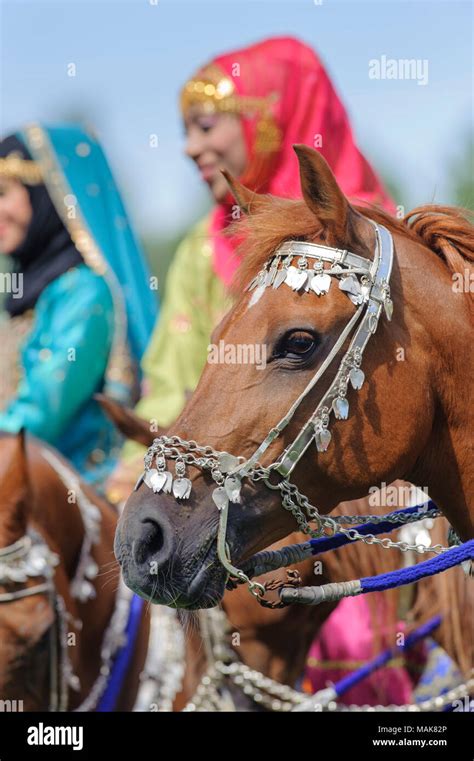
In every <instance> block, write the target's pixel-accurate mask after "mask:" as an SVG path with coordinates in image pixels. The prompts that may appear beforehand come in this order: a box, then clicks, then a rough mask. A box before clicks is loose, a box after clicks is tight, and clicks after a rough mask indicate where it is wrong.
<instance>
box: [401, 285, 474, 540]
mask: <svg viewBox="0 0 474 761" xmlns="http://www.w3.org/2000/svg"><path fill="white" fill-rule="evenodd" d="M458 298H460V297H459V296H458ZM462 338H463V340H460V339H462ZM466 343H468V337H467V334H466V333H464V334H463V332H461V331H460V334H459V336H457V337H456V340H455V341H453V342H452V341H451V340H447V341H446V346H445V347H444V357H441V361H442V362H443V363H444V368H443V373H442V374H441V373H439V374H438V375H437V376H436V377H435V384H436V388H435V393H436V407H435V413H434V420H433V426H432V433H431V437H430V440H429V442H428V445H427V447H426V449H425V451H424V452H423V453H422V455H421V456H420V458H419V459H418V462H417V463H416V466H415V468H414V470H413V472H412V473H411V474H409V475H408V476H407V480H409V481H411V482H412V483H416V484H417V485H419V486H422V487H428V493H429V495H430V497H431V498H432V499H433V500H434V502H436V504H437V505H438V506H439V507H440V509H441V510H442V511H443V513H444V514H445V515H446V517H447V519H448V520H449V522H450V523H451V525H452V526H453V527H454V529H455V530H456V532H457V533H458V534H459V536H460V537H461V539H463V540H467V539H472V538H474V458H473V456H472V454H473V453H472V443H471V442H472V431H473V430H474V407H473V404H472V382H471V379H472V377H473V374H474V358H473V353H472V351H471V350H470V348H469V346H466Z"/></svg>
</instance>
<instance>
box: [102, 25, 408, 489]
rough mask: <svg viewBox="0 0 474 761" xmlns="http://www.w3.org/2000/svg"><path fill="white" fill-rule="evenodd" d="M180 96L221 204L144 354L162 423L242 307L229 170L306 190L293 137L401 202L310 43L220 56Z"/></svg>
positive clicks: (256, 184) (132, 456) (193, 153)
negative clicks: (216, 335) (228, 316)
mask: <svg viewBox="0 0 474 761" xmlns="http://www.w3.org/2000/svg"><path fill="white" fill-rule="evenodd" d="M180 102H181V111H182V116H183V121H184V126H185V130H186V149H185V150H186V155H187V156H189V158H190V159H191V160H192V161H193V162H194V163H195V164H196V167H197V169H198V171H199V173H200V175H201V177H202V179H203V180H204V182H205V183H206V184H207V186H208V188H209V190H210V192H211V195H212V196H213V198H214V201H215V206H214V208H213V209H212V211H211V212H210V214H208V215H207V216H206V217H205V218H204V219H202V220H201V221H200V222H199V223H198V224H197V225H196V226H195V227H194V228H193V229H192V230H191V231H190V232H189V234H188V235H187V236H186V238H185V239H184V240H183V241H182V243H181V244H180V246H179V247H178V250H177V252H176V255H175V257H174V260H173V263H172V265H171V267H170V270H169V274H168V279H167V283H166V294H165V299H164V303H163V306H162V309H161V313H160V319H159V322H158V324H157V325H156V328H155V332H154V335H153V338H152V340H151V343H150V345H149V348H148V351H147V353H146V355H145V359H144V361H143V363H142V364H143V370H144V374H145V377H146V387H145V395H144V398H142V400H141V401H140V403H139V404H138V406H137V408H136V412H137V413H138V414H139V415H140V416H141V417H143V418H145V419H147V420H150V421H152V422H154V423H155V424H156V425H159V426H168V425H169V424H170V423H172V422H173V421H174V420H175V419H176V418H177V417H178V415H179V413H180V412H181V409H182V407H183V406H184V403H185V400H186V396H187V394H188V393H190V392H192V391H193V390H194V388H195V386H196V385H197V382H198V380H199V376H200V375H201V372H202V369H203V367H204V365H205V362H206V359H207V347H208V344H209V337H210V335H211V332H212V330H213V328H214V326H215V325H216V324H217V322H218V321H219V320H220V318H221V317H222V315H223V314H224V313H225V312H226V311H227V308H228V307H229V306H230V294H229V286H230V284H231V281H232V277H233V274H234V272H235V270H236V268H237V267H238V264H239V261H238V257H237V255H236V253H235V251H236V247H237V241H236V240H235V239H234V238H232V237H229V236H228V235H225V234H224V233H225V231H226V228H227V226H228V225H229V224H230V223H231V222H233V221H234V220H235V218H236V213H238V209H236V206H235V200H234V199H233V198H232V196H231V195H230V193H229V188H228V186H227V182H226V180H225V178H224V177H223V175H222V173H221V171H220V170H221V169H223V168H225V169H227V170H228V171H229V172H231V174H233V175H234V176H235V177H238V178H239V179H240V180H241V181H242V182H243V183H244V184H246V185H247V186H248V187H250V188H251V189H253V190H255V191H258V192H261V193H272V194H274V195H277V196H286V197H293V198H297V197H299V196H300V181H299V168H298V162H297V160H296V158H295V155H294V151H293V150H292V146H293V144H295V143H306V144H307V145H310V146H312V147H315V148H317V149H318V150H319V151H320V152H321V153H322V155H323V156H324V157H325V159H326V160H327V162H328V163H329V165H330V166H331V168H332V170H333V172H334V174H335V175H336V178H337V180H338V183H339V185H340V186H341V188H342V189H343V190H344V192H345V194H346V195H347V196H348V197H349V198H350V199H351V200H352V201H354V202H356V203H362V204H363V203H365V202H368V203H371V204H379V205H381V206H384V207H385V208H386V209H388V210H392V209H393V205H392V202H391V200H390V198H389V197H388V195H387V193H386V191H385V190H384V188H383V186H382V184H381V182H380V180H379V179H378V178H377V176H376V175H375V173H374V171H373V170H372V168H371V166H370V165H369V163H368V162H367V160H366V159H365V158H364V157H363V156H362V154H361V153H360V151H359V150H358V148H357V147H356V145H355V142H354V137H353V135H352V130H351V126H350V123H349V119H348V116H347V113H346V111H345V109H344V106H343V105H342V103H341V101H340V99H339V97H338V95H337V94H336V91H335V89H334V86H333V85H332V83H331V80H330V79H329V76H328V74H327V73H326V71H325V69H324V67H323V65H322V63H321V61H320V60H319V58H318V56H317V55H316V53H315V52H314V51H313V50H312V49H311V48H310V47H309V46H308V45H305V44H303V43H302V42H300V41H298V40H296V39H294V38H292V37H279V38H272V39H268V40H264V41H263V42H260V43H257V44H256V45H251V46H250V47H247V48H243V49H242V50H236V51H233V52H231V53H226V54H224V55H220V56H217V57H216V58H214V59H213V60H212V61H211V62H210V63H208V64H206V65H205V66H203V67H201V68H200V69H198V71H197V72H196V74H195V75H194V76H193V77H192V78H191V79H190V80H189V81H188V82H187V83H186V84H185V85H184V87H183V89H182V91H181V98H180ZM142 451H143V450H142V449H140V448H139V447H138V445H136V444H133V443H129V444H127V445H126V447H125V450H124V452H123V457H124V461H123V463H122V466H121V467H120V468H119V470H118V472H117V473H116V474H115V477H114V478H113V479H112V480H111V482H110V485H109V486H110V491H111V493H112V494H113V496H114V497H115V498H117V497H120V496H122V495H128V493H129V492H130V485H132V486H133V483H134V478H133V476H134V474H135V472H136V471H137V472H140V471H141V465H142V461H141V454H142ZM137 454H139V455H140V456H139V458H138V459H137Z"/></svg>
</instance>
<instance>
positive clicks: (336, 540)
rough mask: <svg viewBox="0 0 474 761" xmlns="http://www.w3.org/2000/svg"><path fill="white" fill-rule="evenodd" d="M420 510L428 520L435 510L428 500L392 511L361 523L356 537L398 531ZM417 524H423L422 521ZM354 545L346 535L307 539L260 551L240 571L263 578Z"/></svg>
mask: <svg viewBox="0 0 474 761" xmlns="http://www.w3.org/2000/svg"><path fill="white" fill-rule="evenodd" d="M422 507H425V510H426V512H427V514H428V515H427V517H430V515H431V511H435V510H437V507H436V505H435V504H434V502H432V501H431V500H430V501H429V502H428V503H427V504H426V506H424V505H418V506H416V507H407V508H405V509H403V510H394V511H393V512H391V513H388V514H387V515H386V516H381V518H383V517H384V518H385V520H384V521H381V522H379V521H377V523H363V524H361V525H359V526H356V527H355V528H356V530H357V531H358V532H359V534H362V535H363V536H367V534H374V535H377V534H388V533H389V532H390V531H394V530H395V529H397V528H401V526H403V525H404V524H405V522H404V521H402V520H400V518H402V517H403V516H406V518H407V519H409V518H410V516H411V515H413V514H414V513H416V512H417V511H420V510H421V509H422ZM394 518H398V520H396V521H394V520H393V519H394ZM418 520H422V517H420V518H419V519H418ZM406 522H408V521H406ZM355 541H358V540H357V539H350V538H349V537H348V536H346V535H345V534H335V535H334V536H327V537H322V538H317V539H309V540H308V541H307V542H301V543H298V544H291V545H289V546H288V547H282V548H281V549H280V550H263V551H262V552H257V553H256V554H255V555H254V556H253V557H252V558H250V559H249V560H248V562H247V563H246V564H245V565H244V567H243V568H242V570H243V571H244V573H246V574H247V576H249V577H253V576H262V575H263V574H264V573H268V572H269V571H276V570H278V569H279V568H286V567H288V566H289V565H293V564H294V563H301V562H302V561H303V560H307V559H308V558H310V557H312V556H313V555H320V554H322V553H323V552H329V551H330V550H336V549H339V547H344V546H345V545H347V544H353V543H354V542H355Z"/></svg>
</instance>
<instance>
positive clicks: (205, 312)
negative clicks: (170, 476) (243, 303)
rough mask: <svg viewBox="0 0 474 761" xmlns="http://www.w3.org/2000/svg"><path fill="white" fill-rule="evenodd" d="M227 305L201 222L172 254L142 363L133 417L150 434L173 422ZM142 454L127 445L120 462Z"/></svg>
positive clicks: (136, 446) (206, 228) (205, 226)
mask: <svg viewBox="0 0 474 761" xmlns="http://www.w3.org/2000/svg"><path fill="white" fill-rule="evenodd" d="M230 305H231V301H230V298H229V296H228V294H227V292H226V290H225V286H224V284H223V283H222V282H221V281H220V280H219V278H218V277H217V276H216V274H215V272H214V270H213V267H212V245H211V242H210V237H209V218H208V217H206V218H205V219H203V220H201V221H200V222H199V223H198V224H197V225H196V226H195V227H194V228H193V229H192V230H191V231H190V233H189V234H188V235H187V236H186V238H185V239H184V240H183V241H182V242H181V244H180V245H179V246H178V248H177V251H176V254H175V257H174V259H173V262H172V264H171V265H170V269H169V271H168V277H167V281H166V290H165V297H164V300H163V302H162V305H161V310H160V317H159V320H158V322H157V324H156V326H155V329H154V332H153V335H152V338H151V341H150V344H149V346H148V348H147V351H146V353H145V356H144V358H143V360H142V369H143V373H144V378H145V380H144V389H143V398H142V399H141V400H140V402H139V403H138V405H137V406H136V408H135V412H136V413H137V415H139V416H140V417H142V418H144V419H145V420H147V421H149V422H150V425H151V426H152V428H151V430H153V428H155V427H157V426H168V425H170V424H171V423H172V422H173V421H174V420H176V418H177V417H178V416H179V414H180V412H181V410H182V409H183V407H184V405H185V402H186V395H187V393H190V392H192V391H194V389H195V388H196V386H197V383H198V381H199V378H200V376H201V373H202V371H203V369H204V366H205V363H206V359H207V351H208V346H209V340H210V336H211V333H212V331H213V329H214V327H215V326H216V325H217V323H218V322H219V321H220V320H221V318H222V317H223V316H224V314H225V313H226V311H227V310H228V309H229V307H230ZM142 452H144V448H143V447H142V446H140V445H139V444H136V443H135V442H131V441H129V442H127V443H126V444H125V446H124V448H123V450H122V457H123V459H125V460H129V459H132V458H135V457H136V456H137V455H138V454H140V453H142Z"/></svg>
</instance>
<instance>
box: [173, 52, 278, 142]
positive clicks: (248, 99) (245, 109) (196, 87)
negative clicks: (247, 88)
mask: <svg viewBox="0 0 474 761" xmlns="http://www.w3.org/2000/svg"><path fill="white" fill-rule="evenodd" d="M277 97H278V94H277V93H272V94H271V95H268V96H264V97H258V96H251V95H239V94H238V93H237V92H236V89H235V85H234V83H233V81H232V78H231V77H229V76H227V74H225V73H224V72H222V71H221V70H220V69H219V67H218V66H215V65H212V64H211V65H210V66H206V68H205V69H203V70H202V71H201V72H200V74H199V77H198V78H196V79H190V80H189V81H188V82H187V83H186V84H185V86H184V87H183V89H182V91H181V110H182V112H183V114H185V113H186V112H187V111H188V109H189V108H190V107H191V106H196V105H198V106H200V107H201V108H203V110H204V112H205V113H211V114H212V113H216V112H220V113H231V114H239V115H242V116H253V115H254V114H256V115H257V117H258V118H257V124H256V136H255V150H256V152H257V153H273V152H276V151H278V150H279V148H280V146H281V140H282V135H281V130H280V128H279V127H278V125H277V124H276V122H275V119H274V116H273V114H272V111H271V106H272V103H274V101H275V99H276V98H277Z"/></svg>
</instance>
